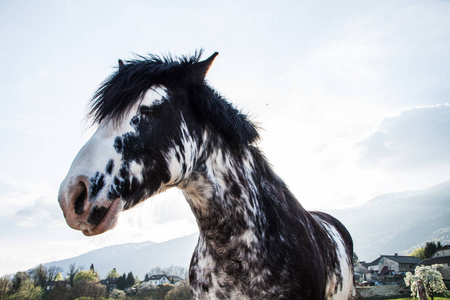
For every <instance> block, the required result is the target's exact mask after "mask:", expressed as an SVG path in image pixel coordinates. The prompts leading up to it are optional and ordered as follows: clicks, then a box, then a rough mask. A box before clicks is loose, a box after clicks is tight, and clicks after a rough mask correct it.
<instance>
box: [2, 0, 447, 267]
mask: <svg viewBox="0 0 450 300" xmlns="http://www.w3.org/2000/svg"><path fill="white" fill-rule="evenodd" d="M449 15H450V1H444V0H423V1H417V0H408V1H406V0H405V1H403V0H385V1H380V0H373V1H331V0H326V1H304V0H295V1H245V0H244V1H243V0H241V1H203V0H198V1H151V0H148V1H136V0H129V1H117V0H107V1H106V0H105V1H100V0H99V1H75V0H65V1H56V0H55V1H27V0H24V1H14V0H1V1H0V24H1V26H0V40H1V41H2V42H1V43H0V57H1V59H2V62H1V65H2V69H1V70H2V71H1V72H0V95H1V96H0V99H1V109H0V137H1V140H2V145H1V148H0V149H1V150H0V151H1V155H0V228H1V230H0V275H3V274H10V273H15V272H16V271H20V270H26V269H29V268H32V267H34V266H36V265H38V264H39V263H44V262H50V261H54V260H59V259H64V258H69V257H72V256H75V255H79V254H81V253H84V252H87V251H89V250H93V249H96V248H100V247H104V246H107V245H112V244H121V243H128V242H140V241H147V240H151V241H155V242H162V241H166V240H169V239H173V238H176V237H179V236H184V235H188V234H190V233H193V232H195V231H196V230H197V227H196V223H195V219H194V218H193V216H192V214H191V212H190V209H189V207H188V205H187V204H186V202H185V200H184V199H183V197H182V195H181V193H180V192H179V191H178V190H176V189H173V190H170V191H168V192H166V193H165V194H162V195H160V196H158V197H155V198H152V199H150V200H148V201H146V202H145V203H144V204H142V205H140V206H138V207H136V208H134V209H132V210H130V211H127V212H125V213H123V215H122V217H121V219H120V221H119V225H118V226H117V228H115V229H114V230H113V231H111V232H108V233H105V234H103V235H100V236H97V237H85V236H83V235H82V234H81V233H80V232H78V231H75V230H72V229H70V228H69V227H68V226H67V225H66V223H65V221H64V218H63V216H62V212H61V210H60V208H59V205H58V203H57V194H58V189H59V184H60V183H61V181H62V180H63V179H64V177H65V175H66V173H67V171H68V170H69V167H70V164H71V162H72V160H73V158H74V157H75V155H76V153H77V152H78V150H79V149H80V148H81V146H82V145H83V144H84V143H85V142H86V141H87V139H88V138H89V136H90V135H91V134H92V133H93V131H94V130H95V128H92V127H91V126H90V124H89V122H87V121H86V118H85V116H86V112H87V107H88V102H89V100H90V98H91V97H92V95H93V93H94V92H95V90H96V89H97V88H98V86H99V84H100V83H101V82H102V81H103V80H104V79H105V78H106V77H107V76H108V75H109V74H110V73H112V72H113V71H114V67H116V64H117V60H118V59H119V58H120V59H125V60H126V59H132V58H133V57H134V56H133V55H134V54H140V55H145V54H148V53H153V54H163V55H164V54H167V53H172V54H173V55H186V54H193V53H194V52H195V50H198V49H200V48H203V49H204V55H205V58H206V57H207V56H209V55H210V54H212V53H213V52H215V51H218V52H219V56H218V57H217V59H216V60H215V62H214V65H213V67H212V68H211V70H210V72H209V73H208V76H207V80H208V82H209V83H210V84H211V85H212V86H213V87H214V88H215V89H217V90H218V91H219V92H220V93H221V94H222V95H224V96H225V97H226V98H227V99H228V100H229V101H230V102H232V103H234V104H235V105H236V106H237V107H238V108H239V109H242V111H243V112H245V113H247V114H249V115H250V116H251V118H252V119H253V120H254V121H255V122H257V123H258V125H259V126H260V127H261V135H262V138H263V140H262V141H261V142H260V144H259V146H260V147H261V148H262V150H263V152H264V153H265V155H266V156H267V158H268V159H269V161H270V162H271V163H272V165H273V166H274V169H275V171H276V172H277V173H278V175H280V177H281V178H283V179H284V180H285V182H286V183H287V184H288V185H289V187H290V188H291V190H292V191H293V193H294V194H295V195H296V196H297V198H298V199H299V201H300V203H301V204H302V205H303V206H304V207H305V208H307V209H319V210H320V209H330V208H344V207H351V206H358V205H362V204H364V203H365V202H367V201H369V200H370V199H372V198H373V197H374V196H376V195H380V194H385V193H391V192H400V191H405V190H416V189H423V188H427V187H429V186H432V185H435V184H439V183H442V182H445V181H448V180H450V55H449V53H450V18H448V16H449Z"/></svg>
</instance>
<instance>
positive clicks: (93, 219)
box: [87, 205, 108, 226]
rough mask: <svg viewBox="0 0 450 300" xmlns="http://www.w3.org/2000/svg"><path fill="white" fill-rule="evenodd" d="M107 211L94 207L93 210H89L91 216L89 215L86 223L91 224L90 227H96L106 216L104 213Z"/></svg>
mask: <svg viewBox="0 0 450 300" xmlns="http://www.w3.org/2000/svg"><path fill="white" fill-rule="evenodd" d="M107 211H108V209H107V208H106V207H104V206H98V205H96V206H94V208H92V210H91V214H90V215H89V218H88V220H87V221H88V223H89V224H92V225H94V226H95V225H97V224H98V223H100V221H101V220H103V218H104V217H105V215H106V212H107Z"/></svg>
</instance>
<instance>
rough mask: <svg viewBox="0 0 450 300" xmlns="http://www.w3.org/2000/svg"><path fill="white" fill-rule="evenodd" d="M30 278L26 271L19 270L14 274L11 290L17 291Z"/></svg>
mask: <svg viewBox="0 0 450 300" xmlns="http://www.w3.org/2000/svg"><path fill="white" fill-rule="evenodd" d="M28 279H29V276H28V274H27V273H25V272H17V273H16V274H15V275H14V278H13V280H12V284H11V291H12V292H13V293H16V292H17V291H18V290H19V289H20V288H21V287H22V284H23V283H24V282H25V281H26V280H28Z"/></svg>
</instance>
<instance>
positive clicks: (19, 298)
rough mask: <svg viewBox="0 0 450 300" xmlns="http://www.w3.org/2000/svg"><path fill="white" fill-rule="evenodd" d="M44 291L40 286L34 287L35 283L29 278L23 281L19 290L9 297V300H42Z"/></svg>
mask: <svg viewBox="0 0 450 300" xmlns="http://www.w3.org/2000/svg"><path fill="white" fill-rule="evenodd" d="M43 293H44V291H43V289H42V288H41V287H40V286H39V285H38V286H34V283H33V281H32V280H31V279H30V278H29V277H25V278H22V279H21V282H20V286H19V288H18V289H17V290H16V291H14V293H12V294H11V295H9V296H8V298H7V299H8V300H23V299H27V300H39V299H41V297H42V295H43Z"/></svg>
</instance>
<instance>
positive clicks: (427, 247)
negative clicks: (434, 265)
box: [424, 242, 437, 258]
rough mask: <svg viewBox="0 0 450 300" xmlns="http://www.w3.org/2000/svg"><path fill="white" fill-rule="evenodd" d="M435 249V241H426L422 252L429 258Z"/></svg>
mask: <svg viewBox="0 0 450 300" xmlns="http://www.w3.org/2000/svg"><path fill="white" fill-rule="evenodd" d="M436 250H437V245H436V243H435V242H427V243H426V244H425V248H424V254H425V257H426V258H430V257H431V256H432V255H433V254H434V252H436Z"/></svg>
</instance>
